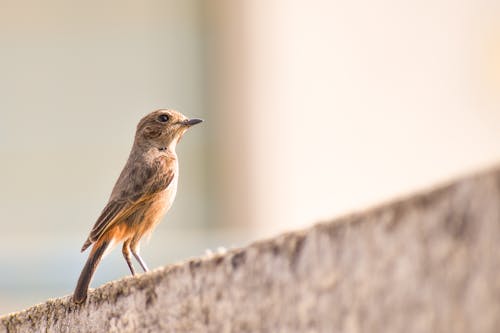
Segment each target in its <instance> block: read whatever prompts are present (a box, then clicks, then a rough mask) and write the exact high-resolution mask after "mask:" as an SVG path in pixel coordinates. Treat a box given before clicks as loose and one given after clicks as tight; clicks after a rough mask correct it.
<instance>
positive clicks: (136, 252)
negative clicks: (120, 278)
mask: <svg viewBox="0 0 500 333" xmlns="http://www.w3.org/2000/svg"><path fill="white" fill-rule="evenodd" d="M131 250H132V254H133V255H134V257H135V259H137V261H138V262H139V265H141V267H142V269H143V270H144V272H149V269H148V266H147V265H146V263H145V262H144V260H142V258H141V256H140V255H139V244H133V245H132V246H131Z"/></svg>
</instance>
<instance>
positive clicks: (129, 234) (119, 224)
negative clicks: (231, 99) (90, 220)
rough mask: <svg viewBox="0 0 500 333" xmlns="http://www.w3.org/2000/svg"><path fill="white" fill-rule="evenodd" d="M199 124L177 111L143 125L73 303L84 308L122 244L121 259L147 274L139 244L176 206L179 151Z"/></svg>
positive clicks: (92, 238)
mask: <svg viewBox="0 0 500 333" xmlns="http://www.w3.org/2000/svg"><path fill="white" fill-rule="evenodd" d="M201 122H202V120H200V119H188V118H186V117H185V116H183V115H182V114H181V113H179V112H177V111H174V110H157V111H154V112H151V113H150V114H148V115H147V116H145V117H144V118H142V119H141V121H140V122H139V124H138V125H137V131H136V134H135V140H134V144H133V146H132V151H131V152H130V156H129V158H128V160H127V163H126V164H125V167H124V168H123V170H122V172H121V174H120V177H119V178H118V180H117V181H116V184H115V186H114V188H113V191H112V192H111V196H110V198H109V201H108V204H107V205H106V207H104V209H103V211H102V213H101V215H100V216H99V218H98V219H97V222H96V223H95V225H94V227H93V228H92V231H91V232H90V234H89V237H88V238H87V240H86V241H85V243H84V244H83V247H82V252H83V251H85V250H86V249H87V248H88V247H89V246H90V245H92V244H93V247H92V250H91V251H90V254H89V257H88V259H87V262H86V263H85V266H84V267H83V270H82V273H81V274H80V278H79V279H78V284H77V285H76V289H75V293H74V295H73V301H74V302H75V303H82V302H83V301H85V299H86V298H87V290H88V287H89V284H90V281H91V280H92V276H93V275H94V272H95V270H96V268H97V265H98V264H99V262H100V260H101V258H102V257H103V255H104V254H105V253H107V252H108V251H110V250H111V249H112V247H113V245H115V244H117V243H119V242H122V241H123V247H122V253H123V256H124V257H125V261H126V262H127V265H128V267H129V268H130V272H131V273H132V275H135V271H134V267H133V266H132V262H131V261H130V253H131V252H132V254H133V255H134V257H135V258H136V259H137V261H138V262H139V264H140V265H141V267H142V269H143V270H144V271H145V272H147V271H148V268H147V266H146V264H145V262H144V260H142V258H141V257H140V255H139V242H140V240H141V238H142V237H143V236H145V235H148V234H149V233H151V231H152V230H153V229H154V227H155V226H156V225H157V224H158V222H159V221H160V219H161V218H162V217H163V215H164V214H165V213H166V212H167V210H168V209H169V208H170V206H171V205H172V202H173V201H174V198H175V194H176V191H177V179H178V175H179V169H178V162H177V155H176V153H175V146H176V144H177V142H179V140H180V138H181V137H182V135H183V134H184V132H186V130H187V129H188V128H189V127H191V126H193V125H195V124H198V123H201Z"/></svg>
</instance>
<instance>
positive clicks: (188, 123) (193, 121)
mask: <svg viewBox="0 0 500 333" xmlns="http://www.w3.org/2000/svg"><path fill="white" fill-rule="evenodd" d="M202 121H203V120H201V119H196V118H193V119H188V120H184V121H183V122H181V124H182V125H184V126H187V127H191V126H193V125H196V124H199V123H201V122H202Z"/></svg>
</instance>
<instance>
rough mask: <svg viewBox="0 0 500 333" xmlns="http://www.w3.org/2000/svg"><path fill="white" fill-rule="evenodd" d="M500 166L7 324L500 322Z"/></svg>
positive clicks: (61, 327) (331, 327) (16, 328)
mask: <svg viewBox="0 0 500 333" xmlns="http://www.w3.org/2000/svg"><path fill="white" fill-rule="evenodd" d="M499 239H500V171H499V170H495V171H489V172H485V173H483V174H482V175H479V176H474V177H469V178H466V179H463V180H460V181H457V182H455V183H453V184H450V185H447V186H444V187H441V188H439V189H436V190H433V191H429V192H428V193H425V194H420V195H415V196H412V197H409V198H407V199H404V200H401V201H397V202H393V203H390V204H387V205H384V206H382V207H378V208H375V209H371V210H369V211H366V212H363V213H359V214H354V215H351V216H347V217H344V218H341V219H338V220H336V221H333V222H331V223H324V224H319V225H316V226H314V227H312V228H310V229H307V230H303V231H299V232H294V233H289V234H284V235H281V236H279V237H277V238H274V239H270V240H266V241H261V242H258V243H255V244H253V245H250V246H248V247H246V248H243V249H237V250H234V251H230V252H228V253H227V254H224V255H217V256H213V257H210V258H204V259H195V260H191V261H189V262H186V263H182V264H179V265H172V266H167V267H165V268H163V269H160V270H157V271H155V272H152V273H150V274H145V275H142V276H140V277H139V278H126V279H123V280H121V281H116V282H112V283H109V284H107V285H105V286H103V287H101V288H98V289H96V290H94V291H93V292H92V293H90V296H89V299H88V300H87V302H86V303H85V304H84V305H83V306H75V305H73V304H71V302H69V298H68V297H64V298H60V299H56V300H50V301H47V302H46V303H44V304H41V305H37V306H35V307H32V308H30V309H27V310H25V311H22V312H19V313H15V314H11V315H8V316H5V317H2V318H0V332H2V333H3V332H32V331H37V332H73V333H76V332H103V331H105V332H455V333H459V332H499V331H500V251H499V250H498V243H499Z"/></svg>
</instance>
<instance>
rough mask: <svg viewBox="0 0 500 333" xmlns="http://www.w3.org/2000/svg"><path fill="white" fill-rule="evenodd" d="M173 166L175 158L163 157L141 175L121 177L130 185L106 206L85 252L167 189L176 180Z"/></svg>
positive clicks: (85, 245) (143, 168)
mask: <svg viewBox="0 0 500 333" xmlns="http://www.w3.org/2000/svg"><path fill="white" fill-rule="evenodd" d="M173 163H174V160H173V159H168V158H165V157H161V158H158V159H156V160H155V161H154V162H153V163H152V164H151V165H148V166H142V168H141V172H133V173H131V174H129V175H122V176H123V177H126V178H128V181H129V184H127V186H126V187H125V189H124V190H123V191H121V192H120V193H118V194H117V196H116V197H112V199H111V200H110V201H109V202H108V204H107V205H106V207H104V209H103V210H102V212H101V215H100V216H99V218H98V219H97V221H96V223H95V224H94V226H93V228H92V230H91V231H90V234H89V237H88V238H87V240H86V241H85V243H84V244H83V247H82V252H83V251H85V249H87V248H88V247H89V246H90V245H91V244H92V243H94V242H95V241H97V240H98V239H99V238H100V237H101V236H102V235H103V234H104V232H105V231H106V230H108V229H109V228H110V227H111V226H113V225H114V224H115V223H117V222H119V221H121V220H123V219H125V218H127V217H128V216H130V215H131V214H133V213H134V212H135V211H136V209H137V208H138V207H139V206H141V205H142V204H143V203H144V202H145V201H147V200H148V199H149V198H151V196H152V195H154V194H156V193H158V192H161V191H163V190H165V189H166V188H167V187H168V186H169V185H170V183H171V182H172V179H174V174H175V168H174V165H173ZM119 181H120V180H119Z"/></svg>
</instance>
